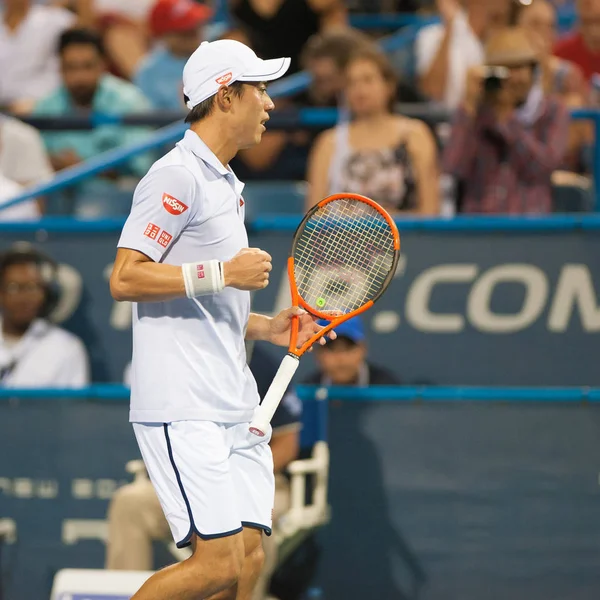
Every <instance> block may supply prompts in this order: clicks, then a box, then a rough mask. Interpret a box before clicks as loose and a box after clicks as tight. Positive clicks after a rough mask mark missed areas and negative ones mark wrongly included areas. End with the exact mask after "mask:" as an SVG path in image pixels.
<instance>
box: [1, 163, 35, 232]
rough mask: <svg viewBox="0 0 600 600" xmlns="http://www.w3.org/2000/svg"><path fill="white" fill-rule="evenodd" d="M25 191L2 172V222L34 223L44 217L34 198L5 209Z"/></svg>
mask: <svg viewBox="0 0 600 600" xmlns="http://www.w3.org/2000/svg"><path fill="white" fill-rule="evenodd" d="M24 189H25V188H24V187H23V186H22V185H19V184H18V183H17V182H16V181H13V180H12V179H9V178H8V177H6V176H5V175H4V174H3V173H2V172H1V171H0V221H32V220H35V219H39V218H40V217H41V216H42V214H41V212H40V208H39V206H38V203H37V202H36V201H35V199H34V198H32V199H31V200H25V202H20V203H19V204H15V205H14V206H9V207H8V208H4V205H5V204H6V203H7V202H9V201H10V200H12V199H13V198H15V197H16V196H18V195H19V194H21V192H22V191H23V190H24Z"/></svg>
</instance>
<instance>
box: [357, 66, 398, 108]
mask: <svg viewBox="0 0 600 600" xmlns="http://www.w3.org/2000/svg"><path fill="white" fill-rule="evenodd" d="M393 93H394V90H393V86H392V85H391V84H390V83H389V82H387V81H386V80H385V79H384V77H383V74H382V73H381V70H380V69H379V67H378V66H377V65H376V64H375V63H374V62H373V61H372V60H368V59H362V58H361V59H358V60H355V61H353V62H351V63H350V64H349V65H348V69H347V71H346V97H347V100H348V106H349V108H350V111H351V112H352V114H354V115H355V116H358V117H360V116H369V115H373V114H377V113H380V112H386V111H387V110H388V106H389V104H390V100H391V97H392V95H393Z"/></svg>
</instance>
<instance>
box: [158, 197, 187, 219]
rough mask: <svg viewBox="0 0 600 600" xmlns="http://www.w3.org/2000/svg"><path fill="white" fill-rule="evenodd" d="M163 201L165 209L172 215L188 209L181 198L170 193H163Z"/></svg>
mask: <svg viewBox="0 0 600 600" xmlns="http://www.w3.org/2000/svg"><path fill="white" fill-rule="evenodd" d="M162 202H163V206H164V207H165V210H166V211H167V212H169V213H171V214H172V215H180V214H182V213H184V212H185V211H186V210H187V209H188V207H187V206H186V205H185V204H184V203H183V202H181V200H177V198H173V196H169V194H163V197H162Z"/></svg>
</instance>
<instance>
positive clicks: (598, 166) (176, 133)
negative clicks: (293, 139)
mask: <svg viewBox="0 0 600 600" xmlns="http://www.w3.org/2000/svg"><path fill="white" fill-rule="evenodd" d="M337 116H338V113H337V110H336V109H320V108H316V109H311V108H306V109H301V110H300V111H297V113H295V116H294V117H292V116H291V115H290V113H288V116H287V117H285V115H284V116H282V118H283V119H287V121H286V122H287V124H288V125H290V124H295V125H298V126H302V125H305V126H307V127H315V126H318V127H329V126H333V125H335V123H336V122H337ZM572 116H573V118H574V119H588V120H591V121H593V123H594V125H595V130H596V135H595V147H594V179H595V181H597V182H598V181H600V110H597V109H596V110H592V109H578V110H575V111H573V112H572ZM276 119H277V117H274V121H276ZM123 120H126V118H125V117H124V118H123ZM186 129H187V125H185V124H184V123H182V122H178V123H173V124H172V125H169V126H167V127H163V128H162V129H159V130H158V131H156V132H155V134H154V135H153V136H151V137H149V138H148V139H146V140H142V141H140V142H137V143H135V144H132V145H131V146H127V147H124V148H117V149H115V150H110V151H108V152H104V153H102V154H99V155H98V156H95V157H94V158H92V159H90V160H88V161H87V162H85V163H82V164H80V165H76V166H75V167H71V168H69V169H65V170H64V171H61V172H60V173H58V174H57V175H56V177H54V178H53V179H52V180H51V181H49V182H48V183H44V184H41V185H38V186H35V187H31V188H29V189H27V190H25V191H24V192H23V193H21V194H19V195H18V196H16V197H15V198H13V199H12V200H10V201H9V202H6V203H5V204H4V205H3V207H5V208H8V207H9V206H13V205H15V204H19V203H21V202H24V201H25V200H28V199H30V198H32V197H36V196H43V195H46V194H50V193H52V192H56V191H58V190H61V189H63V188H66V187H69V186H71V185H74V184H76V183H79V182H80V181H82V180H84V179H86V178H88V177H91V176H93V175H96V174H98V173H101V172H102V171H105V170H106V169H108V168H110V167H114V166H118V165H121V164H123V163H125V162H127V161H128V160H130V159H131V158H132V157H133V156H135V155H137V154H140V153H143V152H149V151H151V150H154V149H156V148H160V147H162V146H164V145H165V144H169V143H172V142H174V141H176V140H178V139H180V138H181V136H182V135H183V133H184V132H185V130H186ZM595 208H596V210H597V211H600V185H596V202H595Z"/></svg>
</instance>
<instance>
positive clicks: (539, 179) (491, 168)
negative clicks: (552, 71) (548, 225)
mask: <svg viewBox="0 0 600 600" xmlns="http://www.w3.org/2000/svg"><path fill="white" fill-rule="evenodd" d="M568 126H569V115H568V113H567V110H566V108H565V107H564V106H563V105H562V104H561V103H560V102H559V101H558V100H557V99H556V98H553V97H551V96H546V95H545V93H544V90H543V87H542V83H541V75H540V70H539V66H538V64H537V60H536V52H535V50H534V48H533V47H532V46H531V43H530V42H529V39H528V36H527V35H526V34H525V32H524V31H523V30H522V29H520V28H518V27H510V28H505V29H502V30H501V31H498V32H496V33H495V34H493V35H492V36H491V38H490V39H489V41H488V43H487V46H486V66H484V67H473V68H472V69H470V70H469V74H468V77H467V87H466V93H465V97H464V100H463V102H462V105H461V107H460V108H459V110H458V112H457V114H456V118H455V121H454V123H453V127H452V134H451V136H450V139H449V141H448V144H447V146H446V148H445V151H444V159H443V163H444V164H443V168H444V172H446V173H448V174H450V175H452V176H454V177H455V178H456V179H458V181H459V184H460V189H462V197H461V202H460V206H459V209H460V210H461V211H462V212H466V213H509V214H543V213H548V212H551V211H552V191H551V176H552V173H553V171H555V170H557V169H559V168H560V167H561V165H562V163H563V159H564V156H565V152H566V148H567V138H568Z"/></svg>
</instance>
